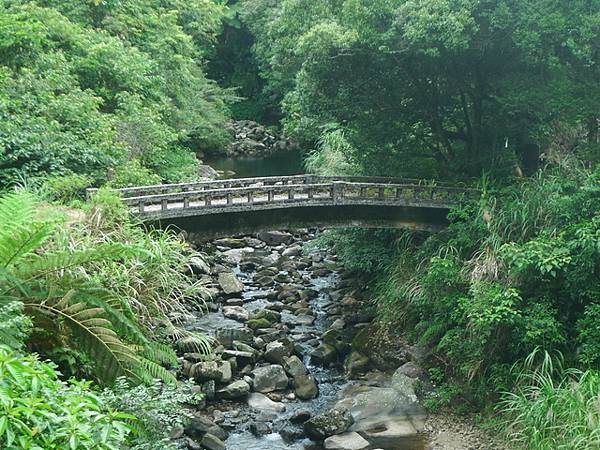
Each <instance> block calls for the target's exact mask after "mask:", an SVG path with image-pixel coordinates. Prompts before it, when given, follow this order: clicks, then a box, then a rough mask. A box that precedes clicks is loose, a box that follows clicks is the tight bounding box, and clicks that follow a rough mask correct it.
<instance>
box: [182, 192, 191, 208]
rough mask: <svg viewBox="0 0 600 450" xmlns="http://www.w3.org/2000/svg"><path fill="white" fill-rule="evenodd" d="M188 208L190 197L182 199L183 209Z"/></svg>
mask: <svg viewBox="0 0 600 450" xmlns="http://www.w3.org/2000/svg"><path fill="white" fill-rule="evenodd" d="M189 207H190V197H189V196H187V195H186V196H184V197H183V209H187V208H189Z"/></svg>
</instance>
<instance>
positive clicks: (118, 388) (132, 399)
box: [102, 378, 203, 450]
mask: <svg viewBox="0 0 600 450" xmlns="http://www.w3.org/2000/svg"><path fill="white" fill-rule="evenodd" d="M193 386H194V383H193V382H191V381H189V382H185V383H178V384H174V385H165V384H162V383H159V382H157V383H153V384H151V385H148V386H144V385H139V386H132V385H131V384H130V383H129V382H128V381H127V380H126V379H125V378H119V379H117V381H116V383H115V385H114V386H112V387H111V388H110V389H106V390H105V391H104V392H103V395H102V398H103V399H104V400H105V401H106V402H107V403H108V404H109V405H111V407H113V408H115V409H118V410H119V411H124V412H126V413H130V414H134V415H135V416H136V420H135V422H133V423H132V425H133V427H134V429H135V431H136V433H135V434H134V435H132V436H131V437H132V439H131V442H130V447H129V448H131V449H132V450H154V449H156V450H166V449H171V448H176V447H175V446H174V444H173V443H172V442H170V439H169V434H170V432H171V430H172V429H173V428H174V427H176V426H186V425H187V424H188V423H189V420H190V419H191V418H192V414H191V410H190V409H189V407H191V406H194V405H198V404H200V403H201V401H202V398H203V395H202V394H200V393H196V392H194V391H193V389H192V387H193Z"/></svg>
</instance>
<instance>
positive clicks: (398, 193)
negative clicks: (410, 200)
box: [396, 187, 402, 199]
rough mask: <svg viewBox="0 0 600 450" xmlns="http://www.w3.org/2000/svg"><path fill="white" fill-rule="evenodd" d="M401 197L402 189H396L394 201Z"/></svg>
mask: <svg viewBox="0 0 600 450" xmlns="http://www.w3.org/2000/svg"><path fill="white" fill-rule="evenodd" d="M401 197H402V188H401V187H399V188H396V199H399V198H401Z"/></svg>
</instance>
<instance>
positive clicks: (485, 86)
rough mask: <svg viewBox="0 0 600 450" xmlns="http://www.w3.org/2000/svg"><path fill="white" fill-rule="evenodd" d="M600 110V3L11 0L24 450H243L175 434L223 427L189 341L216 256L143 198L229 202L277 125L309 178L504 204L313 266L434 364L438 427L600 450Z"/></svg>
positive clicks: (382, 235)
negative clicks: (426, 186)
mask: <svg viewBox="0 0 600 450" xmlns="http://www.w3.org/2000/svg"><path fill="white" fill-rule="evenodd" d="M599 105H600V3H599V2H598V0H573V1H551V0H518V1H517V0H321V1H314V0H313V1H308V0H187V1H183V0H136V1H133V0H84V1H74V0H0V447H1V448H5V449H7V450H13V449H15V450H16V449H31V450H34V449H44V450H45V449H57V450H58V449H74V450H75V449H106V450H109V449H138V450H152V449H161V450H162V449H177V448H206V449H209V450H216V449H219V450H221V449H223V450H224V449H225V447H224V446H223V447H219V445H221V444H222V443H220V444H218V445H216V446H214V443H212V444H211V443H208V442H206V439H202V444H195V443H193V440H192V439H190V440H188V441H186V442H183V441H181V440H180V438H181V434H183V431H181V433H180V434H178V433H174V431H173V430H175V429H178V428H181V430H184V429H185V430H186V435H187V433H188V429H189V427H190V425H189V424H190V423H196V422H197V421H198V418H197V416H196V415H195V414H196V411H200V412H202V411H203V410H204V409H206V408H208V407H207V406H206V401H207V399H206V397H207V393H206V391H205V390H204V388H203V387H202V386H199V385H198V383H196V382H195V381H194V380H193V379H192V380H190V379H189V378H193V377H185V376H182V369H181V368H182V367H183V366H184V363H183V362H182V361H183V360H184V359H185V358H187V356H185V355H190V354H194V355H196V356H195V358H197V360H198V361H200V362H203V361H214V360H215V358H217V356H215V354H216V353H217V352H222V351H223V350H222V349H221V350H219V343H218V342H215V340H214V338H213V337H211V336H209V335H208V334H206V333H202V332H197V331H193V330H192V331H190V330H189V329H186V328H185V327H183V326H182V325H181V320H180V319H181V318H182V317H184V316H186V315H189V314H190V312H193V313H194V314H198V315H201V314H202V312H207V311H208V310H210V306H207V305H210V304H211V303H213V302H214V298H213V297H214V292H213V291H212V288H211V287H210V286H209V285H208V284H207V280H206V277H205V278H203V275H210V274H211V270H213V269H214V267H213V266H216V265H218V264H221V263H219V262H217V263H215V262H214V261H213V260H212V259H211V257H210V253H211V251H212V250H211V248H212V247H214V245H213V244H207V245H206V247H203V246H202V245H196V244H195V243H190V242H188V241H186V240H185V233H183V232H180V231H181V230H177V229H173V228H167V229H148V228H146V227H143V226H141V224H140V222H139V220H138V219H137V218H136V217H134V216H132V215H131V214H130V212H129V210H128V209H127V207H126V206H125V205H124V204H123V202H122V201H121V199H120V197H119V194H118V192H116V191H115V189H118V188H124V187H132V186H148V185H156V184H169V183H182V182H193V181H200V180H203V179H205V178H204V177H205V175H206V172H205V170H204V169H203V168H205V167H206V165H205V163H204V161H205V158H207V157H209V156H214V155H217V156H220V157H226V156H227V154H228V153H227V152H228V148H230V146H231V145H232V142H234V141H235V140H236V139H238V138H239V136H238V135H237V132H235V131H233V128H232V123H236V122H239V121H253V122H256V123H258V124H261V126H262V127H264V129H266V130H269V132H270V133H273V134H274V135H275V134H276V135H280V136H285V138H286V139H289V140H290V141H293V142H294V143H295V144H294V151H299V152H301V156H302V160H303V164H304V169H305V170H306V172H307V173H313V174H319V175H324V176H328V175H336V176H337V175H357V176H359V175H364V176H367V175H368V176H388V177H396V178H410V179H426V180H435V182H439V183H443V182H446V183H453V184H456V185H460V186H469V187H472V188H476V189H478V190H479V191H480V193H481V195H480V196H479V198H478V199H477V200H470V201H465V202H464V203H461V204H460V205H457V206H456V207H453V208H452V210H451V211H450V213H449V215H448V221H449V226H448V227H447V228H446V229H444V230H443V231H441V232H438V233H428V232H423V231H410V230H392V229H382V230H376V231H373V230H367V229H360V228H350V229H339V230H338V229H336V230H327V231H326V232H322V233H318V236H317V237H316V238H315V240H314V242H313V243H311V244H310V247H314V248H317V249H319V251H322V252H324V253H325V254H331V255H336V258H337V259H339V263H340V265H341V267H342V268H343V271H344V273H347V274H349V279H350V280H352V282H353V283H355V285H356V286H361V289H362V288H363V287H364V295H365V297H366V299H367V301H366V303H365V306H364V308H365V311H368V313H369V314H372V316H373V319H372V327H373V329H376V330H377V333H375V334H376V335H377V336H378V337H381V338H382V339H387V338H390V336H391V337H393V338H394V339H395V338H398V339H401V340H402V341H403V342H405V343H407V345H408V344H410V345H411V346H416V347H419V348H422V349H424V351H426V353H427V358H426V359H425V360H424V361H423V363H422V370H423V372H424V374H425V375H423V379H424V380H425V381H424V384H425V385H432V386H434V389H433V392H432V393H430V394H428V395H427V396H425V397H424V399H423V404H424V407H425V408H426V409H427V411H428V412H430V413H432V414H439V413H440V412H443V411H452V413H453V414H459V415H461V416H465V417H468V418H469V420H470V421H473V422H474V423H476V425H477V427H479V428H483V429H485V430H486V432H487V433H490V434H491V435H493V436H494V437H495V438H496V439H498V440H499V441H500V442H502V443H503V444H502V445H505V447H502V448H506V449H532V450H559V449H564V450H574V449H581V450H586V449H590V450H591V449H595V448H599V447H600V408H599V406H598V398H599V395H600V165H599V163H600V107H599ZM297 149H300V150H297ZM273 175H275V174H273ZM87 188H98V191H97V193H96V194H95V195H94V196H93V197H89V196H86V189H87ZM232 239H234V238H233V237H232ZM231 242H234V241H231ZM234 243H235V242H234ZM232 245H233V244H232ZM211 246H212V247H211ZM307 247H308V246H307ZM232 248H236V247H232ZM286 251H287V250H286ZM282 252H283V253H285V251H282ZM290 254H291V253H290ZM215 270H216V269H215ZM290 272H292V270H291V269H290ZM269 276H271V275H269ZM273 276H275V275H273ZM209 278H210V277H209ZM275 278H276V276H275ZM209 281H210V280H209ZM252 320H255V321H256V320H259V321H260V320H265V317H264V316H261V317H260V318H258V319H257V318H255V319H251V320H250V321H249V322H248V323H250V322H252ZM269 320H271V319H269ZM267 323H268V322H267ZM257 328H260V327H257ZM374 339H377V337H375V338H374ZM352 343H353V345H354V344H355V343H356V338H355V339H354V340H353V341H352ZM246 347H249V346H246ZM246 347H243V348H242V347H240V348H236V349H235V351H237V352H240V351H250V350H252V349H248V348H246ZM267 348H268V346H267ZM373 348H375V347H373ZM225 351H226V352H227V351H231V349H227V350H225ZM252 351H253V350H252ZM373 351H374V352H375V351H376V350H375V349H373ZM259 353H260V352H259ZM184 356H185V358H184ZM288 356H289V355H288ZM367 356H369V355H367ZM238 357H239V355H238ZM218 358H221V356H220V355H218ZM218 358H217V359H216V360H219V359H218ZM340 364H341V365H342V364H343V365H346V364H348V360H347V359H346V360H345V361H340ZM394 369H395V367H394ZM213 390H214V383H213ZM213 394H214V392H213ZM194 421H196V422H194ZM205 432H206V430H205ZM209 435H210V434H206V435H205V436H209ZM192 437H193V436H192ZM223 440H224V439H223ZM182 442H183V443H182ZM219 442H220V441H219ZM186 445H187V446H186ZM193 445H198V447H194V446H193ZM200 445H201V446H200ZM211 445H213V446H211ZM223 445H225V444H223ZM227 448H236V447H230V446H228V447H227ZM272 448H276V447H272ZM285 448H297V447H285ZM298 448H300V447H298ZM326 448H330V447H326ZM331 448H338V447H331ZM339 448H343V447H339ZM364 448H371V447H364ZM390 448H391V447H390ZM415 448H416V447H415ZM482 448H483V447H482ZM499 448H500V447H499Z"/></svg>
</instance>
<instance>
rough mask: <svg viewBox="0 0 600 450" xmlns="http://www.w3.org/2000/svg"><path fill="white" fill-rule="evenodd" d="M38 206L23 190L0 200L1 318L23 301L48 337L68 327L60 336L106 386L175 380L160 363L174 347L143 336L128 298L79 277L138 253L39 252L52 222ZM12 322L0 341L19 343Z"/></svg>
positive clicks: (104, 247)
mask: <svg viewBox="0 0 600 450" xmlns="http://www.w3.org/2000/svg"><path fill="white" fill-rule="evenodd" d="M36 205H37V203H36V199H35V197H34V196H33V195H31V194H28V193H25V192H18V193H14V194H9V195H7V196H5V197H2V198H0V285H1V286H2V290H0V318H2V317H3V315H8V313H9V312H11V314H12V313H13V312H14V308H15V306H12V305H21V304H22V305H23V311H24V312H25V313H26V314H28V315H29V316H31V317H32V318H33V321H34V324H35V325H36V327H38V328H40V327H41V328H42V329H45V330H47V333H46V334H47V335H48V336H53V337H57V335H61V334H64V333H65V332H66V331H68V335H65V337H64V338H63V341H65V342H69V345H70V346H74V347H76V348H78V349H80V350H83V351H84V352H86V353H87V354H89V355H90V356H91V358H92V360H93V365H94V367H95V371H96V376H97V378H98V379H99V380H100V381H103V382H105V383H111V382H112V381H114V380H115V379H116V378H117V377H118V376H122V375H125V376H128V377H129V378H132V379H134V380H136V381H139V382H150V381H152V380H154V379H157V378H158V379H160V380H162V381H165V382H169V383H171V382H173V381H174V377H173V375H172V374H171V373H170V372H168V371H167V370H165V369H164V368H162V367H161V366H160V365H159V364H160V363H169V364H174V363H176V357H175V355H174V354H173V352H172V351H171V352H170V353H169V351H168V350H167V349H166V348H165V347H162V346H160V345H158V344H155V343H152V342H151V341H150V340H149V339H148V338H147V337H146V336H145V335H144V333H143V332H142V331H141V329H140V327H139V325H138V323H137V321H136V319H135V317H134V316H133V313H132V311H131V308H130V307H128V305H127V303H126V302H123V301H121V299H119V297H118V296H116V295H114V294H113V293H112V292H110V291H108V290H107V289H105V288H103V287H102V286H100V285H98V284H97V283H94V281H93V280H91V279H89V278H88V277H86V276H82V275H84V273H83V272H82V268H83V267H85V266H86V265H90V264H94V263H97V262H101V263H106V262H111V261H112V262H117V261H121V260H123V259H125V258H129V257H135V256H138V255H140V254H143V253H144V252H143V251H142V250H141V249H140V248H138V247H136V246H133V245H125V244H120V243H117V244H110V243H107V244H103V243H99V244H96V245H94V246H93V247H92V248H85V249H84V250H75V249H71V248H68V247H67V246H66V245H63V246H62V248H59V249H58V250H57V251H53V252H49V251H45V252H40V251H39V249H40V246H41V245H42V244H43V243H44V242H46V241H47V240H48V239H49V238H50V237H51V236H52V234H53V232H54V230H55V227H56V224H57V221H51V220H46V221H41V220H36V218H35V208H36ZM8 308H11V309H8ZM15 320H18V319H16V318H14V319H12V320H9V319H5V320H3V321H2V322H3V326H2V327H0V339H2V341H3V342H7V343H9V344H10V343H13V345H14V346H17V345H18V344H19V339H18V338H19V337H20V335H19V334H18V333H17V330H15V327H14V326H13V325H16V322H14V321H15ZM13 322H14V323H13Z"/></svg>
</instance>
